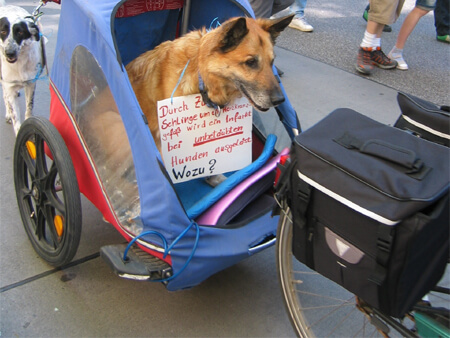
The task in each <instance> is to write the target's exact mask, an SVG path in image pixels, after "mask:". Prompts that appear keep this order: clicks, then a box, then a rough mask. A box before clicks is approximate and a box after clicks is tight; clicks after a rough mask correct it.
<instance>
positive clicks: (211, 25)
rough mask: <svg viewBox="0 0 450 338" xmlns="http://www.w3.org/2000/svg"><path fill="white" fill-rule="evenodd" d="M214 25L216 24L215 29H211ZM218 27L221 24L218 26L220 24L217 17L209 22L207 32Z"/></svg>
mask: <svg viewBox="0 0 450 338" xmlns="http://www.w3.org/2000/svg"><path fill="white" fill-rule="evenodd" d="M214 23H215V24H216V26H215V27H213V25H214ZM219 26H221V24H220V22H219V17H215V18H214V19H213V21H211V24H210V25H209V29H208V32H209V31H210V30H213V29H214V28H217V27H219Z"/></svg>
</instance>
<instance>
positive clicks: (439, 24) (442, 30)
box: [434, 0, 450, 43]
mask: <svg viewBox="0 0 450 338" xmlns="http://www.w3.org/2000/svg"><path fill="white" fill-rule="evenodd" d="M449 7H450V2H449V1H448V0H437V2H436V8H435V9H434V26H435V27H436V38H437V40H438V41H442V42H447V43H450V18H449Z"/></svg>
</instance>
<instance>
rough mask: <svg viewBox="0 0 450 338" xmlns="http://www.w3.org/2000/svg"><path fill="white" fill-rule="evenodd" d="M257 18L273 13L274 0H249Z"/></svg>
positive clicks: (266, 16)
mask: <svg viewBox="0 0 450 338" xmlns="http://www.w3.org/2000/svg"><path fill="white" fill-rule="evenodd" d="M249 3H250V5H251V6H252V9H253V12H254V13H255V17H256V18H268V17H270V16H271V15H272V9H273V1H268V0H249Z"/></svg>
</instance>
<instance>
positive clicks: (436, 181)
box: [277, 109, 450, 318]
mask: <svg viewBox="0 0 450 338" xmlns="http://www.w3.org/2000/svg"><path fill="white" fill-rule="evenodd" d="M292 147H293V149H292V151H291V159H290V160H291V162H290V164H289V165H288V167H287V168H286V169H287V170H285V173H284V174H283V175H282V178H281V179H280V181H279V182H278V185H277V188H278V189H280V186H285V187H286V186H288V188H287V189H285V190H284V191H285V192H286V195H285V201H286V202H287V203H288V205H289V207H290V209H291V211H292V215H293V216H292V217H293V223H294V229H293V231H294V236H293V253H294V256H295V257H296V258H297V259H298V260H300V261H301V262H303V263H304V264H306V265H307V266H309V267H310V268H312V269H314V270H316V271H318V272H319V273H321V274H322V275H324V276H325V277H327V278H329V279H331V280H333V281H334V282H336V283H338V284H340V285H342V286H343V287H344V288H346V289H347V290H349V291H350V292H352V293H354V294H355V295H357V296H359V297H360V298H362V299H363V300H364V301H365V302H367V303H369V304H370V305H372V306H373V307H375V308H377V309H379V310H381V311H382V312H384V313H385V314H387V315H391V316H394V317H398V318H400V317H402V316H403V315H404V314H405V313H406V312H408V311H410V310H411V308H412V307H413V306H414V305H415V304H416V302H417V301H419V300H420V299H421V298H422V297H423V296H424V295H425V294H426V293H427V292H428V291H429V290H431V289H432V288H433V287H434V286H435V285H436V284H437V283H438V282H439V280H440V279H441V277H442V275H443V273H444V271H445V268H446V265H447V259H448V257H449V235H450V234H449V175H450V171H449V170H450V169H449V161H450V159H449V152H450V150H449V149H448V148H446V147H444V146H441V145H438V144H435V143H432V142H428V141H425V140H422V139H420V138H417V137H415V136H413V135H411V134H409V133H406V132H404V131H402V130H400V129H397V128H393V127H390V126H386V125H383V124H381V123H378V122H376V121H373V120H371V119H369V118H367V117H365V116H363V115H361V114H359V113H357V112H355V111H353V110H351V109H337V110H335V111H334V112H332V113H331V114H330V115H329V116H327V117H326V118H325V119H323V120H322V121H320V122H319V123H317V124H316V125H315V126H313V127H312V128H310V129H308V130H306V131H305V132H303V133H302V134H300V135H299V136H297V137H296V138H295V141H294V142H293V146H292ZM286 177H288V180H287V179H286ZM283 182H284V183H283ZM286 182H288V183H287V184H286ZM278 196H283V192H281V191H278Z"/></svg>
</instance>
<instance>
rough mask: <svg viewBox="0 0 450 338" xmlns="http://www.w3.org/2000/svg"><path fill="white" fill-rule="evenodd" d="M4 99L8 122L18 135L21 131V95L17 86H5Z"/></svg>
mask: <svg viewBox="0 0 450 338" xmlns="http://www.w3.org/2000/svg"><path fill="white" fill-rule="evenodd" d="M3 93H4V95H3V98H4V100H5V106H6V122H8V123H12V125H13V127H14V132H15V133H16V135H17V133H18V131H19V129H20V125H21V123H20V120H21V119H20V110H19V95H18V91H17V88H16V86H10V85H5V84H4V86H3Z"/></svg>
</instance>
